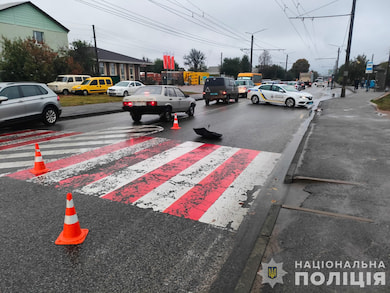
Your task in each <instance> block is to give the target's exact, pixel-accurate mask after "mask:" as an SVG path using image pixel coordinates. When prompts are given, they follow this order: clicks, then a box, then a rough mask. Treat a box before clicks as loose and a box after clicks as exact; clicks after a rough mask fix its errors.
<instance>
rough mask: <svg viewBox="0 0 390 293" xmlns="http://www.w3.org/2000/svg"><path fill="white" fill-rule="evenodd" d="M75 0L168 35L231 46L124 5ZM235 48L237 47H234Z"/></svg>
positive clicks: (215, 44) (100, 0)
mask: <svg viewBox="0 0 390 293" xmlns="http://www.w3.org/2000/svg"><path fill="white" fill-rule="evenodd" d="M76 1H78V2H80V3H83V4H85V5H87V6H90V7H93V8H96V9H98V10H101V11H103V12H106V13H109V14H112V15H115V16H118V17H121V18H124V19H126V20H129V21H132V22H135V23H138V24H141V25H143V26H146V27H149V28H152V29H155V30H158V31H161V32H165V33H168V34H170V35H175V36H178V37H182V38H185V39H189V40H192V41H197V42H201V43H206V44H208V45H213V46H231V45H229V44H224V43H220V42H216V41H213V40H209V39H205V38H201V37H198V36H197V35H194V34H190V33H187V32H184V31H180V30H178V29H177V28H173V27H170V26H168V25H166V24H163V23H161V22H158V21H156V20H154V19H150V18H147V17H145V16H142V15H139V14H137V13H135V12H132V11H130V10H127V9H125V8H124V7H121V9H120V10H119V9H117V8H113V7H112V6H111V5H110V4H109V3H107V1H103V0H94V1H93V3H90V2H88V0H76ZM91 2H92V1H91ZM231 47H234V46H231ZM236 48H238V47H236Z"/></svg>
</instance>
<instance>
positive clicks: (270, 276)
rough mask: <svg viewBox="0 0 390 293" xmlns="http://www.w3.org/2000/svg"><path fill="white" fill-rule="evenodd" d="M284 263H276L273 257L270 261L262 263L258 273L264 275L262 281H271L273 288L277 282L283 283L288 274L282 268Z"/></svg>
mask: <svg viewBox="0 0 390 293" xmlns="http://www.w3.org/2000/svg"><path fill="white" fill-rule="evenodd" d="M282 266H283V263H276V262H275V261H274V259H271V261H270V262H269V263H262V264H261V267H262V269H261V270H260V271H259V272H258V274H259V275H260V276H261V277H262V279H263V281H262V283H263V284H265V283H269V284H270V286H271V287H272V288H273V287H274V286H275V285H276V284H277V283H280V284H283V276H284V275H286V274H287V272H286V271H284V270H283V268H282Z"/></svg>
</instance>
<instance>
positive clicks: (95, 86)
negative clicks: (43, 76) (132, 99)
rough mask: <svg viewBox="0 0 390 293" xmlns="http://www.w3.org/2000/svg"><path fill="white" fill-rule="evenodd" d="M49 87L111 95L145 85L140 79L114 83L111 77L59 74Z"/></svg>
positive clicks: (56, 89) (63, 92)
mask: <svg viewBox="0 0 390 293" xmlns="http://www.w3.org/2000/svg"><path fill="white" fill-rule="evenodd" d="M47 85H48V87H49V88H50V89H51V90H52V91H54V92H55V93H58V94H63V95H68V94H70V93H72V94H81V95H84V96H86V95H89V94H103V93H107V94H108V95H110V96H121V97H124V96H127V95H131V94H132V93H134V92H135V90H136V89H137V88H138V87H140V86H144V84H142V83H141V82H139V81H130V80H123V81H120V82H119V83H117V84H115V85H114V84H113V81H112V79H111V77H105V76H102V77H91V76H90V75H59V76H58V77H57V79H56V80H55V81H54V82H51V83H48V84H47Z"/></svg>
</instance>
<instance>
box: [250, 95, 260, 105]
mask: <svg viewBox="0 0 390 293" xmlns="http://www.w3.org/2000/svg"><path fill="white" fill-rule="evenodd" d="M251 101H252V104H258V103H259V102H260V100H259V97H258V96H252V98H251Z"/></svg>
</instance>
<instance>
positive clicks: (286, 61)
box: [284, 54, 288, 78]
mask: <svg viewBox="0 0 390 293" xmlns="http://www.w3.org/2000/svg"><path fill="white" fill-rule="evenodd" d="M287 62H288V54H286V68H285V72H286V73H285V74H286V75H285V77H284V78H287Z"/></svg>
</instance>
